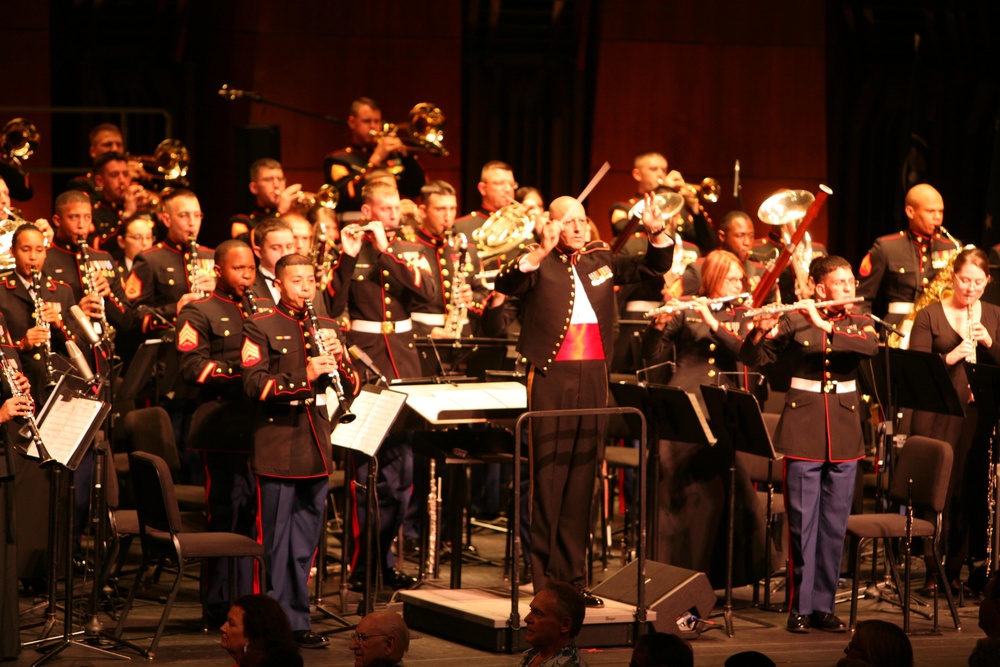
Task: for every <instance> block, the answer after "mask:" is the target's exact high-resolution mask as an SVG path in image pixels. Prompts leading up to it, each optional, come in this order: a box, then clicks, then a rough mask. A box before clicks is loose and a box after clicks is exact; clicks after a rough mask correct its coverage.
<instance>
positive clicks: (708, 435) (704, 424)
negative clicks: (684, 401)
mask: <svg viewBox="0 0 1000 667" xmlns="http://www.w3.org/2000/svg"><path fill="white" fill-rule="evenodd" d="M684 393H685V394H687V397H688V398H689V399H690V400H691V407H692V408H694V413H695V414H696V415H697V416H698V423H699V424H700V425H701V430H702V431H704V432H705V439H706V440H708V444H710V445H715V444H716V443H717V442H719V439H718V438H716V437H715V433H713V432H712V429H711V428H710V427H709V425H708V420H707V419H705V413H704V412H702V411H701V403H699V402H698V399H697V397H695V395H694V394H692V393H691V392H689V391H686V392H684Z"/></svg>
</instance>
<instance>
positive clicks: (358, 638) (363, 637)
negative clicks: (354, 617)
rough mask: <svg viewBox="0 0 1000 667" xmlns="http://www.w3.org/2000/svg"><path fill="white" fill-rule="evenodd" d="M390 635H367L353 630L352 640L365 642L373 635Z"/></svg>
mask: <svg viewBox="0 0 1000 667" xmlns="http://www.w3.org/2000/svg"><path fill="white" fill-rule="evenodd" d="M388 636H389V635H366V634H365V633H363V632H352V633H351V641H352V642H353V641H356V642H362V643H363V642H366V641H368V640H369V639H371V638H372V637H388Z"/></svg>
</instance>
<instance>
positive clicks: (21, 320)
mask: <svg viewBox="0 0 1000 667" xmlns="http://www.w3.org/2000/svg"><path fill="white" fill-rule="evenodd" d="M43 283H44V284H43V285H42V288H41V294H40V295H39V297H40V298H41V300H42V301H47V302H50V303H53V304H55V305H56V306H57V309H58V310H59V321H58V322H55V323H53V324H50V326H49V331H50V334H51V336H52V338H51V341H50V347H51V349H52V353H53V354H55V353H57V352H58V353H63V354H65V352H66V341H67V340H72V341H74V342H75V341H76V334H75V326H76V325H75V323H74V325H73V326H72V327H70V326H68V321H67V319H66V318H68V317H69V309H70V308H71V307H72V306H73V303H74V302H73V291H72V290H71V289H70V288H69V285H67V284H66V283H62V282H57V281H54V280H52V279H51V278H45V279H43ZM0 312H2V313H3V315H4V318H5V319H6V320H7V332H8V333H9V334H10V336H11V338H12V339H13V342H14V347H15V348H17V351H18V356H19V357H20V360H21V368H22V369H23V370H24V374H25V375H26V376H27V377H28V381H29V382H30V383H31V395H32V397H34V399H35V402H36V403H38V404H39V405H41V403H42V401H43V398H44V395H43V390H44V389H45V380H46V378H45V353H44V350H43V347H42V346H41V345H38V346H34V347H31V348H27V349H26V348H25V346H26V345H27V343H26V342H25V340H24V336H25V334H26V333H27V332H28V329H31V328H33V327H34V326H36V320H35V302H34V301H32V299H31V295H30V294H28V290H27V289H26V288H25V286H24V284H23V283H22V282H21V280H20V279H19V278H18V277H17V275H16V274H15V273H14V272H13V271H11V272H9V273H6V274H4V275H3V276H0Z"/></svg>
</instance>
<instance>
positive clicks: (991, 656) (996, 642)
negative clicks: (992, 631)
mask: <svg viewBox="0 0 1000 667" xmlns="http://www.w3.org/2000/svg"><path fill="white" fill-rule="evenodd" d="M996 665H1000V638H997V637H986V638H984V639H980V640H979V641H978V642H976V648H974V649H972V653H971V654H970V655H969V667H996Z"/></svg>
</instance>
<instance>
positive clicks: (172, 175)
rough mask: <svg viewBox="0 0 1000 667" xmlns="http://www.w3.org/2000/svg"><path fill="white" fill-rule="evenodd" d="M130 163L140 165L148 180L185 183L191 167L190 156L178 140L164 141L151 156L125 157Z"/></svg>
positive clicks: (185, 147)
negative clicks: (138, 163)
mask: <svg viewBox="0 0 1000 667" xmlns="http://www.w3.org/2000/svg"><path fill="white" fill-rule="evenodd" d="M125 157H126V158H128V159H129V160H130V161H136V162H141V163H142V168H143V169H144V170H145V172H146V175H147V176H148V177H149V178H150V179H154V180H164V181H177V182H182V183H183V182H185V178H186V177H187V173H188V167H189V166H190V165H191V154H190V153H189V152H188V149H187V146H185V145H184V144H183V143H182V142H181V141H180V140H179V139H164V140H163V141H161V142H160V143H159V144H157V146H156V148H155V149H153V154H152V155H132V154H131V153H129V154H127V155H126V156H125Z"/></svg>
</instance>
